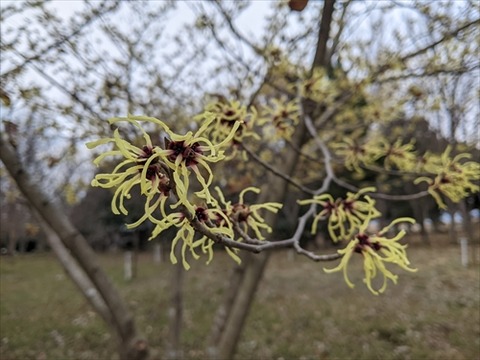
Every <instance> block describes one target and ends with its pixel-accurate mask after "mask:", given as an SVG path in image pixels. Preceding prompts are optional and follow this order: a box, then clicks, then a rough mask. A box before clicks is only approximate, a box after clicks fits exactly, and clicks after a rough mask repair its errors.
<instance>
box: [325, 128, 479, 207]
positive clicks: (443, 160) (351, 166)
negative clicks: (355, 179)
mask: <svg viewBox="0 0 480 360" xmlns="http://www.w3.org/2000/svg"><path fill="white" fill-rule="evenodd" d="M330 147H331V148H332V149H334V150H335V154H336V155H337V156H338V157H339V158H340V159H342V162H343V163H344V164H345V167H346V168H347V169H348V170H351V171H354V172H355V173H357V174H359V175H360V176H363V174H364V169H365V168H366V169H368V168H371V167H372V166H376V165H377V164H382V165H383V168H384V169H386V170H399V171H402V172H403V173H409V174H412V175H417V176H419V177H418V178H417V179H415V181H414V183H415V184H418V183H421V182H426V183H427V184H428V192H429V193H430V194H431V195H432V197H433V198H434V199H435V201H436V202H437V204H438V206H439V207H440V208H442V209H445V208H446V205H445V202H444V200H443V198H442V195H443V196H445V197H447V198H449V199H450V200H451V201H453V202H459V201H460V200H462V199H464V198H465V197H467V196H468V195H469V194H472V193H475V192H478V191H479V190H480V187H479V186H478V185H477V184H475V182H477V181H478V180H479V179H480V164H479V163H478V162H475V161H466V159H471V157H472V156H471V154H467V153H462V154H459V155H456V156H454V157H452V156H451V152H452V148H451V147H450V146H448V147H447V148H446V150H445V151H444V152H443V153H442V154H441V155H436V154H432V153H430V152H427V153H425V154H424V155H423V156H421V157H419V156H417V154H416V152H415V146H414V144H413V143H412V142H409V143H406V144H403V143H402V140H401V139H398V140H396V141H395V142H393V143H390V142H389V141H387V140H386V139H385V138H384V137H381V136H378V137H373V138H372V139H371V140H368V141H365V142H363V143H362V142H360V141H358V140H354V139H352V138H348V137H347V138H345V139H343V141H342V142H337V143H333V144H331V145H330ZM424 174H431V175H429V176H423V175H424Z"/></svg>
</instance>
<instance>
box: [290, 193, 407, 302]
mask: <svg viewBox="0 0 480 360" xmlns="http://www.w3.org/2000/svg"><path fill="white" fill-rule="evenodd" d="M374 191H375V188H373V187H368V188H364V189H362V190H360V191H358V192H357V193H351V192H349V193H347V195H346V197H345V198H338V199H336V200H334V199H333V197H332V195H330V194H322V195H317V196H315V197H314V198H313V199H308V200H301V201H299V203H300V204H301V205H307V204H318V205H320V206H322V210H320V212H319V213H318V214H317V215H316V216H315V218H314V221H313V224H312V233H316V232H317V227H318V222H319V221H320V220H325V221H327V223H328V232H329V234H330V236H331V238H332V240H333V241H335V242H339V241H348V245H347V246H346V247H345V248H344V249H342V250H338V253H339V254H341V255H343V257H342V260H341V261H340V264H339V265H338V266H337V267H335V268H333V269H324V270H325V271H326V272H327V273H331V272H336V271H340V270H343V273H344V277H345V281H346V283H347V285H348V286H350V287H353V283H352V282H351V281H350V280H349V278H348V275H347V266H348V263H349V261H350V259H351V257H352V255H353V254H354V253H359V254H361V255H362V259H363V265H364V273H365V278H364V282H365V284H366V285H367V287H368V289H369V290H370V291H371V292H372V293H374V294H376V295H377V294H378V293H379V292H380V293H381V292H383V291H385V288H386V285H387V283H386V280H387V279H390V280H392V281H393V282H394V283H396V280H397V276H396V275H393V274H392V273H391V272H390V270H388V269H387V268H386V266H385V264H386V263H392V264H396V265H398V266H400V267H401V268H403V269H405V270H408V271H415V270H414V269H411V268H409V266H408V265H409V264H410V263H409V261H408V259H407V256H406V252H405V248H406V245H402V244H400V243H399V242H398V241H399V240H400V239H402V238H403V236H404V235H405V231H404V230H401V231H400V232H399V233H398V234H397V235H395V236H394V237H393V238H386V237H385V236H384V235H385V234H387V232H388V231H389V230H390V229H391V228H392V227H393V226H394V225H396V224H398V223H401V222H409V223H415V220H414V219H411V218H399V219H396V220H394V221H393V222H392V223H391V224H390V225H388V226H387V227H385V228H384V229H382V230H380V231H379V232H377V233H375V234H369V233H368V230H367V228H368V226H369V224H370V223H371V221H372V220H373V219H375V218H378V217H379V216H380V212H379V211H378V210H377V209H376V208H375V200H374V199H372V198H371V197H370V196H368V195H365V194H366V193H368V192H374ZM377 272H380V273H381V274H383V278H384V281H383V285H382V287H381V288H380V289H379V290H378V291H377V290H375V289H374V288H373V286H372V280H373V279H374V278H375V277H376V275H377Z"/></svg>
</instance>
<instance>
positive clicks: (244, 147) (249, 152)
mask: <svg viewBox="0 0 480 360" xmlns="http://www.w3.org/2000/svg"><path fill="white" fill-rule="evenodd" d="M242 149H244V150H245V151H246V152H247V154H248V155H249V156H251V157H252V158H253V159H254V160H255V161H256V162H258V163H259V164H260V165H262V166H263V167H264V168H265V169H267V170H268V171H270V172H271V173H273V174H275V175H277V176H279V177H281V178H282V179H284V180H285V181H287V182H289V183H290V184H291V185H293V186H295V187H296V188H298V189H300V190H302V191H303V192H304V193H307V194H311V195H313V194H314V191H313V190H311V189H309V188H307V187H305V186H303V185H302V184H300V183H298V182H297V181H295V180H294V179H292V178H291V177H290V176H288V175H287V174H284V173H282V172H281V171H279V170H277V169H275V168H274V167H273V166H271V165H270V164H268V163H266V162H265V161H263V160H262V159H261V158H260V157H259V156H258V155H257V154H255V153H254V152H253V151H252V150H250V149H249V148H248V146H245V145H244V144H242Z"/></svg>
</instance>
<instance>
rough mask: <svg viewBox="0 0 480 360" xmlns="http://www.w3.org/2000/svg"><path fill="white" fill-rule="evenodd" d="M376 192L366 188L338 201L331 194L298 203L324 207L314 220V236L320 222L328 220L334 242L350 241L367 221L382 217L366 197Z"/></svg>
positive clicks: (368, 197)
mask: <svg viewBox="0 0 480 360" xmlns="http://www.w3.org/2000/svg"><path fill="white" fill-rule="evenodd" d="M375 190H376V189H375V188H374V187H366V188H364V189H362V190H359V191H358V192H357V193H352V192H348V193H347V196H346V197H345V198H344V199H343V198H338V199H336V200H334V199H333V197H332V195H330V194H321V195H316V196H315V197H314V198H313V199H307V200H300V201H299V202H298V203H299V204H300V205H306V204H318V205H320V206H322V207H323V209H322V210H321V211H320V212H319V213H318V214H317V215H316V216H315V218H314V219H313V224H312V234H315V233H316V232H317V226H318V222H319V221H320V220H327V221H328V233H329V235H330V237H331V238H332V240H333V241H334V242H337V241H341V240H349V239H350V238H351V237H352V236H353V234H355V233H356V232H357V231H358V229H359V228H360V227H361V226H363V224H364V223H365V221H366V220H367V219H374V218H378V217H379V216H380V212H379V211H378V210H377V209H376V208H375V200H373V199H372V198H371V197H370V196H368V195H364V194H365V193H368V192H374V191H375ZM362 197H363V198H362Z"/></svg>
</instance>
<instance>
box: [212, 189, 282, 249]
mask: <svg viewBox="0 0 480 360" xmlns="http://www.w3.org/2000/svg"><path fill="white" fill-rule="evenodd" d="M215 190H216V191H217V193H218V197H219V199H220V201H221V203H222V205H217V206H219V207H221V208H222V211H223V212H224V213H225V214H226V216H228V218H229V219H230V220H231V221H234V222H236V223H237V224H238V225H239V226H241V228H242V230H243V232H244V233H246V234H248V233H249V231H250V230H251V231H252V232H253V234H254V235H255V237H256V238H257V239H258V240H265V237H264V236H263V234H262V231H266V232H267V233H271V232H272V228H271V227H270V226H269V225H268V224H266V223H265V219H264V218H263V217H262V215H261V214H260V212H261V211H262V210H267V211H270V212H273V213H277V212H278V210H280V209H281V208H282V206H283V205H282V204H280V203H276V202H267V203H263V204H251V205H250V204H246V203H245V200H244V198H245V194H246V193H247V192H254V193H256V194H258V193H260V189H258V188H256V187H253V186H251V187H248V188H246V189H244V190H242V192H241V193H240V195H239V196H238V202H237V203H234V204H232V202H231V201H226V200H225V197H224V195H223V193H222V191H221V190H220V188H219V187H218V186H217V187H215ZM219 220H220V221H221V219H219Z"/></svg>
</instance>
